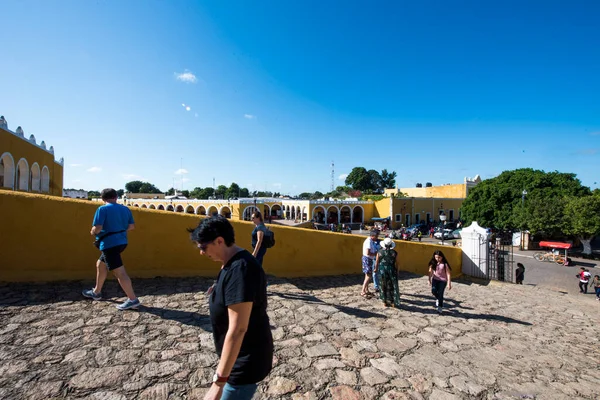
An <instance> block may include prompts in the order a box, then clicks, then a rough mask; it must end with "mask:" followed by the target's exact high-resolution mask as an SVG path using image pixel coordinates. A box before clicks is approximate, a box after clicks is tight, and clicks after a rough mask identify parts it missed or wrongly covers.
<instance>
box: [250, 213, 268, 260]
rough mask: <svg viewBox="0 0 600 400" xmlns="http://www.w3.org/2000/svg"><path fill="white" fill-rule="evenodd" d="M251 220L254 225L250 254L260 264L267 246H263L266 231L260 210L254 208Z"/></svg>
mask: <svg viewBox="0 0 600 400" xmlns="http://www.w3.org/2000/svg"><path fill="white" fill-rule="evenodd" d="M252 222H253V223H254V225H255V227H254V230H253V231H252V255H253V256H254V258H256V261H258V263H259V264H260V265H261V266H262V265H263V259H264V258H265V254H266V253H267V246H265V234H266V233H267V227H266V226H265V223H264V221H263V216H262V214H261V213H260V211H258V210H256V211H254V213H252Z"/></svg>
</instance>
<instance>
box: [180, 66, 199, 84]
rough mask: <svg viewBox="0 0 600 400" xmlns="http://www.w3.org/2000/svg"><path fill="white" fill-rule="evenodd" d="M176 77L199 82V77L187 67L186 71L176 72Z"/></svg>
mask: <svg viewBox="0 0 600 400" xmlns="http://www.w3.org/2000/svg"><path fill="white" fill-rule="evenodd" d="M175 79H177V80H178V81H181V82H185V83H196V82H198V78H196V75H194V74H193V73H192V72H191V71H188V70H187V69H186V70H185V71H184V72H181V73H177V72H175Z"/></svg>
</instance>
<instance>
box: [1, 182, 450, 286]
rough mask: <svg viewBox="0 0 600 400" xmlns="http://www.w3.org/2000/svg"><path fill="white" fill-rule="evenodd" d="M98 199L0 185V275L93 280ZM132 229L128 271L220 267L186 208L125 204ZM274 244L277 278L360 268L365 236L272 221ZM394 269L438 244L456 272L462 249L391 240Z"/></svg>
mask: <svg viewBox="0 0 600 400" xmlns="http://www.w3.org/2000/svg"><path fill="white" fill-rule="evenodd" d="M98 206H99V204H98V203H91V202H89V201H85V200H75V199H65V198H56V197H51V196H44V195H35V194H28V193H18V192H10V191H0V221H2V231H3V235H2V238H1V240H0V260H1V264H0V281H54V280H65V279H67V280H77V279H90V280H92V279H94V276H95V267H94V264H95V260H96V259H97V257H98V255H99V252H98V250H97V249H96V248H95V247H94V246H93V245H92V242H93V238H92V237H91V236H90V235H89V230H90V227H91V224H92V218H93V215H94V212H95V210H96V208H97V207H98ZM132 212H133V216H134V219H135V221H136V229H135V230H134V231H133V232H131V233H130V234H129V247H128V248H127V250H126V251H125V253H124V254H123V258H124V261H125V266H126V268H127V270H128V272H129V273H130V275H131V276H133V277H145V278H150V277H156V276H171V277H178V276H216V275H217V272H218V270H219V265H218V264H216V263H214V262H212V261H210V260H209V259H208V258H206V257H202V256H200V254H199V252H198V249H197V248H196V247H195V246H194V245H193V244H192V243H191V242H190V240H189V236H188V233H187V232H186V228H190V227H195V226H196V225H197V224H198V222H199V221H200V219H199V217H198V216H196V215H192V214H185V213H173V212H168V211H159V212H157V211H150V210H146V209H140V208H132ZM231 223H232V225H233V226H234V228H235V232H236V239H237V240H236V241H237V243H238V245H240V246H242V247H245V248H249V247H250V234H251V232H252V229H253V228H254V225H253V224H252V223H249V222H244V221H235V220H232V221H231ZM271 229H272V230H273V231H274V232H275V237H276V242H277V243H276V246H275V247H273V248H272V249H269V251H268V252H267V255H266V256H265V270H266V271H267V273H269V274H273V275H276V276H281V277H296V276H323V275H338V274H354V273H356V274H359V273H361V264H360V260H361V249H362V243H363V241H364V239H365V236H359V235H348V234H341V233H331V232H325V231H316V230H307V229H296V228H289V227H284V226H276V225H271ZM397 243H398V246H397V250H398V252H399V254H400V263H401V269H402V270H405V271H410V272H415V273H420V274H425V273H426V272H427V263H428V261H429V259H430V258H431V254H432V253H433V251H434V250H437V249H443V251H444V253H445V254H446V256H447V258H448V261H449V262H450V264H451V265H452V266H453V273H454V274H455V275H458V274H460V271H461V267H460V266H461V250H460V249H459V248H451V247H447V246H437V245H428V244H424V243H412V242H397Z"/></svg>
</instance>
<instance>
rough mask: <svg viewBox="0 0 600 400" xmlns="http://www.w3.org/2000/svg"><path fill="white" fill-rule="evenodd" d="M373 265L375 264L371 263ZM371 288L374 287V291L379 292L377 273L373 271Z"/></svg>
mask: <svg viewBox="0 0 600 400" xmlns="http://www.w3.org/2000/svg"><path fill="white" fill-rule="evenodd" d="M373 265H375V263H373ZM373 286H375V290H379V271H377V272H375V271H373Z"/></svg>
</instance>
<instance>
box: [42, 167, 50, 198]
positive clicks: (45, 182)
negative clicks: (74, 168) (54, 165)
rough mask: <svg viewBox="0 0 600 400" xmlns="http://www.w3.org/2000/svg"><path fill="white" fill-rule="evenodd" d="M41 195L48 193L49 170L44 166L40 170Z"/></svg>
mask: <svg viewBox="0 0 600 400" xmlns="http://www.w3.org/2000/svg"><path fill="white" fill-rule="evenodd" d="M41 186H42V193H50V170H49V169H48V167H47V166H45V165H44V167H43V168H42V185H41Z"/></svg>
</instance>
